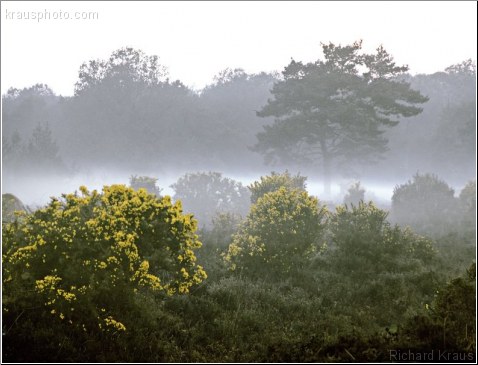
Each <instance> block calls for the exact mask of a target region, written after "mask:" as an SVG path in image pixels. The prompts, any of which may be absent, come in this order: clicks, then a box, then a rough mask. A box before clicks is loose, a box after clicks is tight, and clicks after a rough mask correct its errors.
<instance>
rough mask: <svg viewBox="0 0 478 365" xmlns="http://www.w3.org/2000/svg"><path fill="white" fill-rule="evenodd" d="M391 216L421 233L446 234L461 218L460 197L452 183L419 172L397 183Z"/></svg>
mask: <svg viewBox="0 0 478 365" xmlns="http://www.w3.org/2000/svg"><path fill="white" fill-rule="evenodd" d="M391 218H392V220H393V221H394V222H396V223H398V224H400V225H407V226H410V227H411V228H413V229H414V230H416V231H417V232H419V233H426V234H443V233H444V232H445V231H447V230H449V229H450V226H452V225H453V224H455V223H456V220H457V218H458V209H457V199H456V198H455V197H454V190H453V189H452V188H450V187H449V186H448V184H447V183H446V182H444V181H442V180H440V179H439V178H438V177H437V176H435V175H432V174H425V175H420V174H416V175H415V176H414V177H413V179H412V180H411V181H408V182H407V183H406V184H403V185H399V186H396V187H395V189H394V191H393V196H392V210H391Z"/></svg>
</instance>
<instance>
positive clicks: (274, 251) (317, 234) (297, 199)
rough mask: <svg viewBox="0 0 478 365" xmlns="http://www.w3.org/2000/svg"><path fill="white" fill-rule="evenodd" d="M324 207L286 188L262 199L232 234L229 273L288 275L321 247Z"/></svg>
mask: <svg viewBox="0 0 478 365" xmlns="http://www.w3.org/2000/svg"><path fill="white" fill-rule="evenodd" d="M325 215H326V208H324V207H319V203H318V200H317V199H316V198H313V197H310V196H309V195H308V194H307V192H305V191H300V190H288V189H286V188H285V187H281V188H279V190H276V191H273V192H270V193H267V194H265V195H264V196H262V197H261V198H259V199H258V200H257V203H256V204H254V205H253V206H252V208H251V211H250V212H249V215H248V216H247V218H246V220H245V222H244V223H243V224H242V225H241V227H240V228H239V231H238V233H237V234H236V235H234V238H233V242H232V243H231V245H230V246H229V249H228V251H227V253H226V254H225V259H226V261H227V262H228V264H229V265H230V268H231V269H232V270H235V269H240V270H241V271H243V272H246V273H249V274H255V273H259V274H260V275H268V274H272V275H276V274H280V273H282V274H288V273H290V272H291V271H293V270H299V271H300V269H301V268H302V267H303V266H304V264H306V262H307V259H308V258H309V257H311V256H312V255H313V254H314V253H315V252H316V251H317V250H318V248H319V246H320V244H321V238H322V233H323V230H324V218H325Z"/></svg>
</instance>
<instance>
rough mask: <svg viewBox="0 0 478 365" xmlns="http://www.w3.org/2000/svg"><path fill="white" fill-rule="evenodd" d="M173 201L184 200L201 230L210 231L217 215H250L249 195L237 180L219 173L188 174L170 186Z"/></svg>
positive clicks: (185, 205)
mask: <svg viewBox="0 0 478 365" xmlns="http://www.w3.org/2000/svg"><path fill="white" fill-rule="evenodd" d="M171 188H173V189H174V192H175V194H174V199H176V200H181V201H182V202H183V205H184V209H185V210H186V211H188V212H193V213H194V216H195V217H196V218H197V220H198V221H199V225H200V227H201V228H203V227H206V228H208V229H209V228H210V227H211V223H212V218H213V217H214V216H215V215H216V214H217V213H218V212H222V213H225V212H233V213H236V214H240V215H245V214H247V211H248V209H249V192H248V191H247V189H246V188H245V187H244V186H243V185H242V184H241V183H240V182H238V181H235V180H233V179H229V178H226V177H222V174H220V173H218V172H208V173H205V172H198V173H195V174H186V175H184V176H182V177H181V178H179V180H178V181H177V182H176V183H175V184H173V185H171Z"/></svg>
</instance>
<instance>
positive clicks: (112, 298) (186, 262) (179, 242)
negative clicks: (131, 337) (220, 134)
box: [2, 185, 206, 331]
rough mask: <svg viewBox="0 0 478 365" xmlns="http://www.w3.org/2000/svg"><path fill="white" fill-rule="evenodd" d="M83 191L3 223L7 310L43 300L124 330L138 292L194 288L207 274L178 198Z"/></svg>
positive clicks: (76, 318) (83, 323) (67, 314)
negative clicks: (197, 258) (196, 254)
mask: <svg viewBox="0 0 478 365" xmlns="http://www.w3.org/2000/svg"><path fill="white" fill-rule="evenodd" d="M80 191H81V194H78V193H75V194H64V195H63V196H62V198H52V199H51V201H50V203H49V204H48V205H47V206H45V207H44V208H42V209H39V210H37V211H36V212H34V213H33V214H31V215H28V216H26V217H25V218H24V219H22V220H17V221H14V222H12V223H8V224H4V226H3V233H2V245H3V257H2V261H3V310H4V313H9V312H20V311H21V310H22V308H23V307H25V306H32V305H35V304H37V305H39V306H40V307H41V308H45V309H46V311H47V312H48V313H50V314H51V315H52V316H54V317H56V318H58V319H59V320H60V321H62V322H64V323H68V324H70V325H73V326H79V327H80V328H82V329H83V330H84V331H88V330H90V329H91V327H92V326H93V327H95V328H96V329H98V328H99V329H101V330H103V331H110V330H111V331H125V330H126V329H127V326H126V324H125V323H123V322H122V318H124V317H125V316H127V312H128V308H130V307H131V306H132V305H134V302H135V297H136V296H138V295H140V294H142V293H164V294H166V295H173V294H177V293H188V291H189V289H190V288H191V286H193V285H195V284H199V283H201V282H202V281H203V280H204V279H205V278H206V273H205V271H204V270H203V268H202V267H201V266H199V265H197V264H196V257H195V254H194V250H195V249H198V248H199V247H201V243H200V242H199V241H198V237H197V235H196V234H195V231H196V221H195V220H194V219H192V217H191V215H184V214H182V208H181V203H180V202H176V203H175V204H173V203H172V202H171V199H170V198H169V197H168V196H166V197H164V198H157V197H156V196H154V195H151V194H148V193H147V192H146V190H144V189H140V190H139V191H135V190H134V189H132V188H128V187H126V186H123V185H112V186H105V187H104V188H103V191H102V192H101V193H99V192H97V191H96V190H95V191H92V192H90V191H88V190H87V189H86V188H85V187H81V188H80Z"/></svg>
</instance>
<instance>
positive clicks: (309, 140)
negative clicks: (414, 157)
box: [254, 41, 428, 195]
mask: <svg viewBox="0 0 478 365" xmlns="http://www.w3.org/2000/svg"><path fill="white" fill-rule="evenodd" d="M361 48H362V42H361V41H360V42H355V43H353V44H352V45H347V46H341V45H338V46H336V45H334V44H333V43H329V44H322V50H323V53H324V57H325V60H324V61H321V60H317V61H315V62H312V63H307V64H303V63H302V62H296V61H294V60H292V61H291V63H290V64H289V65H288V66H287V67H286V68H285V69H284V71H283V72H282V75H283V79H282V80H280V81H279V82H277V83H276V84H275V85H274V87H273V88H272V90H271V93H272V96H273V98H272V99H269V100H268V102H267V104H266V105H265V106H264V107H263V108H262V110H261V111H259V112H258V115H259V116H260V117H269V116H273V117H275V122H274V123H273V124H272V125H268V126H265V127H264V131H262V132H260V133H259V134H258V135H257V137H258V143H257V144H256V146H255V147H254V149H255V151H257V152H260V153H262V154H264V156H265V159H266V162H272V161H274V160H277V159H279V160H282V161H295V162H300V163H310V164H313V165H321V166H322V173H323V178H324V187H325V194H326V195H329V194H330V185H331V176H332V171H334V170H336V169H337V170H341V171H344V170H347V169H351V168H352V167H353V166H354V165H355V164H357V163H365V162H375V161H377V160H378V159H379V158H380V156H381V154H382V153H383V152H385V151H386V150H387V143H388V140H387V139H386V137H385V136H384V132H385V130H386V128H387V127H393V126H395V125H397V124H398V123H399V118H400V117H410V116H413V115H417V114H419V113H420V112H421V111H422V109H421V108H420V107H418V106H417V104H421V103H424V102H426V101H427V100H428V98H426V97H425V96H423V95H421V94H420V93H419V92H418V91H415V90H412V89H411V88H410V84H408V83H407V82H405V81H400V80H399V79H398V76H400V75H402V74H403V73H405V72H406V71H407V70H408V67H407V66H397V65H396V64H395V62H394V61H393V58H392V56H391V55H390V54H389V53H388V52H387V51H386V50H385V49H384V48H383V47H382V46H380V47H378V48H377V50H376V53H373V54H363V53H361Z"/></svg>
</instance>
